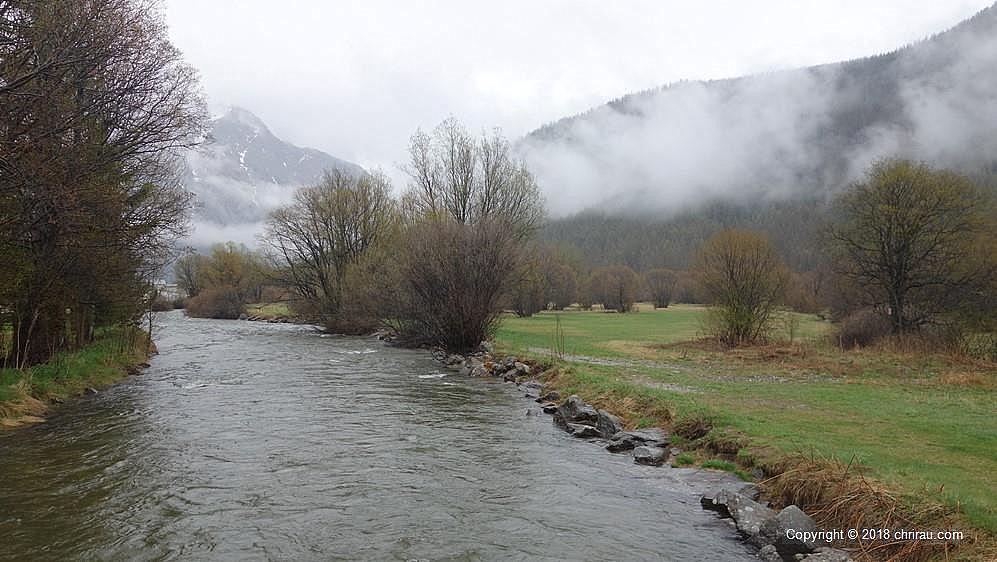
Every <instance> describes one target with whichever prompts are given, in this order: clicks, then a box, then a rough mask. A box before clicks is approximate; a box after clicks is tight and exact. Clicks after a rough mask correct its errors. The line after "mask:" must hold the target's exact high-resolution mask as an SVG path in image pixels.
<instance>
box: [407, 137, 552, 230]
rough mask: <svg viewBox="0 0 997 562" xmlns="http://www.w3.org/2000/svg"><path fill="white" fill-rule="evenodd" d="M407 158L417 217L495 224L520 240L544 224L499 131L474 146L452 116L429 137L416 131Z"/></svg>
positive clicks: (539, 203) (539, 204) (530, 185)
mask: <svg viewBox="0 0 997 562" xmlns="http://www.w3.org/2000/svg"><path fill="white" fill-rule="evenodd" d="M409 157H410V161H409V163H408V165H406V166H405V167H404V170H405V172H406V173H407V174H408V175H409V177H410V179H411V184H410V190H409V192H410V194H411V195H410V196H409V198H410V203H411V207H412V209H413V211H414V213H415V214H416V215H418V216H420V217H423V218H426V217H434V218H444V217H446V218H449V219H451V220H454V221H456V222H458V223H460V224H473V223H475V222H478V221H481V220H485V219H493V220H499V221H504V222H506V223H508V224H509V225H510V226H511V227H512V228H513V229H514V230H515V232H516V234H517V235H518V236H520V237H528V236H530V235H531V234H532V233H533V232H534V231H535V230H536V229H537V228H538V227H539V226H540V223H541V221H542V220H543V217H544V205H543V199H542V197H541V195H540V190H539V189H538V188H537V185H536V181H535V180H534V178H533V175H532V174H530V172H529V171H528V170H527V169H526V165H525V164H523V163H521V162H517V161H516V160H515V159H514V158H513V156H512V148H511V146H510V145H509V141H508V140H506V139H505V138H504V137H503V136H502V134H501V132H500V131H498V130H494V131H492V133H491V134H483V135H482V137H481V139H480V140H479V141H478V142H475V141H474V139H473V137H471V135H470V134H469V133H468V132H467V130H466V129H465V128H464V127H463V125H461V124H460V123H459V122H458V121H457V120H456V119H454V118H452V117H451V118H449V119H447V120H445V121H443V122H442V123H440V125H439V126H437V127H436V129H434V130H433V133H432V134H431V135H430V134H426V133H424V132H423V131H421V130H419V131H416V133H415V134H414V135H412V138H411V140H410V143H409Z"/></svg>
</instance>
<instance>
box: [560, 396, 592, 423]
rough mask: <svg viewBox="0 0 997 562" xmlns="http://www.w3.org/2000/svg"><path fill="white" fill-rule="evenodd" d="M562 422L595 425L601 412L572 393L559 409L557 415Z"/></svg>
mask: <svg viewBox="0 0 997 562" xmlns="http://www.w3.org/2000/svg"><path fill="white" fill-rule="evenodd" d="M555 418H556V419H557V421H559V422H560V423H584V424H588V425H592V426H594V425H595V424H596V423H598V421H599V413H598V412H596V410H595V408H593V407H592V406H589V405H588V404H586V403H585V402H584V401H583V400H582V399H581V398H579V397H578V396H576V395H574V394H572V395H571V396H569V397H568V399H567V400H565V401H564V404H561V406H560V407H558V409H557V415H556V416H555Z"/></svg>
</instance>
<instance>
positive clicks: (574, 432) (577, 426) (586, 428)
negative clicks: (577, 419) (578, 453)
mask: <svg viewBox="0 0 997 562" xmlns="http://www.w3.org/2000/svg"><path fill="white" fill-rule="evenodd" d="M568 431H569V432H571V436H572V437H581V438H585V439H587V438H590V437H599V430H598V429H596V428H594V427H592V426H591V425H585V424H581V423H569V424H568Z"/></svg>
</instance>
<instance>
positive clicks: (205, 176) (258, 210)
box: [185, 107, 364, 246]
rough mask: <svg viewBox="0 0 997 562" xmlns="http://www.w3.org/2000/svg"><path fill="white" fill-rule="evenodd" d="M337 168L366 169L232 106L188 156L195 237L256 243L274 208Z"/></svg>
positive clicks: (203, 240)
mask: <svg viewBox="0 0 997 562" xmlns="http://www.w3.org/2000/svg"><path fill="white" fill-rule="evenodd" d="M332 169H339V170H344V171H347V172H350V173H354V174H361V173H363V172H364V170H363V168H361V167H360V166H358V165H356V164H353V163H352V162H347V161H345V160H341V159H339V158H336V157H334V156H331V155H329V154H326V153H325V152H322V151H320V150H316V149H313V148H301V147H297V146H295V145H293V144H291V143H288V142H286V141H283V140H281V139H280V138H278V137H277V136H275V135H274V134H273V133H272V132H271V131H270V129H269V128H268V127H267V125H266V123H264V122H263V121H262V120H261V119H260V118H259V117H257V116H256V115H254V114H253V113H252V112H250V111H248V110H246V109H242V108H238V107H233V108H231V109H230V110H229V111H228V112H227V113H225V114H224V115H222V116H221V117H219V118H217V119H214V120H212V121H211V123H210V129H209V133H208V136H207V138H206V140H205V142H204V143H203V144H201V145H200V146H199V147H198V148H197V149H196V150H193V151H191V152H190V153H188V155H187V172H186V178H185V185H186V187H187V189H188V190H190V191H192V192H193V193H194V194H195V195H196V201H197V202H196V210H195V213H194V224H195V233H194V236H193V238H192V240H193V242H194V243H195V245H201V246H203V245H207V244H210V243H211V242H223V241H226V240H228V239H234V240H236V241H240V242H245V243H252V241H253V240H252V239H253V237H254V236H255V234H257V233H258V232H259V231H260V225H261V223H262V221H263V220H264V219H265V218H266V215H267V213H268V212H270V211H271V210H273V209H274V208H276V207H278V206H280V205H283V204H285V203H287V202H289V201H290V200H291V198H292V197H293V195H294V192H295V190H296V189H297V188H299V187H301V186H305V185H311V184H314V183H316V182H318V181H319V180H320V179H321V178H322V175H323V173H324V172H325V171H327V170H332Z"/></svg>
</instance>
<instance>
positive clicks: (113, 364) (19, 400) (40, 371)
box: [0, 328, 155, 429]
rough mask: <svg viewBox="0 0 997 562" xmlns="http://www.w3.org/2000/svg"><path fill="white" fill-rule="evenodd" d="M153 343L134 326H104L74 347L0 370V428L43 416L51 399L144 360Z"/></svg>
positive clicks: (112, 377) (103, 381)
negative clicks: (37, 362) (32, 363)
mask: <svg viewBox="0 0 997 562" xmlns="http://www.w3.org/2000/svg"><path fill="white" fill-rule="evenodd" d="M154 352H155V346H154V345H152V344H151V343H150V341H149V335H148V334H147V333H146V332H144V331H142V330H140V329H137V328H127V329H126V328H113V329H105V330H103V331H102V332H101V333H100V334H98V336H97V339H96V341H94V342H93V343H91V344H90V345H88V346H86V347H84V348H83V349H80V350H79V351H76V352H73V353H63V354H60V355H59V356H58V357H56V358H55V359H53V360H52V361H49V362H48V363H43V364H40V365H35V366H33V367H30V368H28V369H26V370H23V371H22V370H17V369H3V370H0V429H6V428H14V427H20V426H23V425H28V424H32V423H38V422H42V421H45V419H44V415H45V413H46V412H47V411H48V410H49V408H50V407H51V406H52V405H53V404H58V403H61V402H63V401H65V400H67V399H69V398H71V397H73V396H79V395H82V394H84V393H86V392H95V391H97V390H99V389H101V388H105V387H107V386H109V385H111V384H114V383H115V382H118V381H119V380H121V379H123V378H124V377H126V376H128V375H129V374H134V373H136V372H138V369H139V368H141V367H143V366H146V364H145V361H146V360H147V359H148V358H149V356H150V354H151V353H154Z"/></svg>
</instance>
